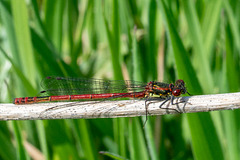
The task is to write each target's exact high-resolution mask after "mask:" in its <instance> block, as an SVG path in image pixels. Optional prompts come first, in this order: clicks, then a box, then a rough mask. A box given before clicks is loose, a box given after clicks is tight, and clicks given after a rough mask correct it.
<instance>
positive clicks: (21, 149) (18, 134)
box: [12, 121, 27, 160]
mask: <svg viewBox="0 0 240 160" xmlns="http://www.w3.org/2000/svg"><path fill="white" fill-rule="evenodd" d="M12 124H13V129H14V135H15V139H16V141H17V156H18V159H21V160H24V159H27V155H26V151H25V148H24V146H23V139H22V134H21V131H20V129H19V124H18V121H13V122H12Z"/></svg>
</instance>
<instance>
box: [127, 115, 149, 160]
mask: <svg viewBox="0 0 240 160" xmlns="http://www.w3.org/2000/svg"><path fill="white" fill-rule="evenodd" d="M142 131H143V130H142V128H141V125H140V123H139V119H138V118H133V119H132V122H131V123H130V125H129V150H130V157H131V158H130V159H132V160H138V159H144V160H147V159H149V157H148V152H147V147H146V144H145V141H144V136H143V132H142Z"/></svg>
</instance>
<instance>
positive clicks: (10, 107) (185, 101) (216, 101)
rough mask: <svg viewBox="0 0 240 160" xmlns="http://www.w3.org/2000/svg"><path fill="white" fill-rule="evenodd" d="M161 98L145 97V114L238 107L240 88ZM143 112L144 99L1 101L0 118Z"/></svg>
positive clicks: (134, 114)
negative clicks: (231, 91) (216, 92)
mask: <svg viewBox="0 0 240 160" xmlns="http://www.w3.org/2000/svg"><path fill="white" fill-rule="evenodd" d="M162 102H163V101H156V100H154V101H147V108H148V115H151V116H153V115H165V114H179V113H193V112H209V111H216V110H230V109H231V110H233V109H239V108H240V92H238V93H228V94H215V95H201V96H190V97H179V98H175V99H174V102H173V103H174V105H171V104H170V103H169V102H167V103H165V104H164V105H163V106H162V108H159V106H160V105H161V103H162ZM163 108H164V109H163ZM166 108H167V109H166ZM145 114H146V108H145V100H122V101H102V102H96V101H85V102H58V103H38V104H27V105H15V104H0V120H39V119H76V118H84V119H91V118H117V117H137V116H145Z"/></svg>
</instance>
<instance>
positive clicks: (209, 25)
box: [202, 0, 222, 60]
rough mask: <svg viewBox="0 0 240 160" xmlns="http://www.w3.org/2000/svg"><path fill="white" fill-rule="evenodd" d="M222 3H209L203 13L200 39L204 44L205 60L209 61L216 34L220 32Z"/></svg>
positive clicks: (216, 1) (215, 1) (216, 0)
mask: <svg viewBox="0 0 240 160" xmlns="http://www.w3.org/2000/svg"><path fill="white" fill-rule="evenodd" d="M221 9H222V1H218V0H214V1H209V2H208V4H207V5H206V11H204V12H203V13H205V14H204V17H203V22H202V35H203V36H202V38H203V43H204V50H205V53H204V55H206V57H207V59H208V60H210V58H211V55H212V51H213V49H214V46H215V43H216V39H217V34H218V32H219V30H220V27H219V24H220V19H221Z"/></svg>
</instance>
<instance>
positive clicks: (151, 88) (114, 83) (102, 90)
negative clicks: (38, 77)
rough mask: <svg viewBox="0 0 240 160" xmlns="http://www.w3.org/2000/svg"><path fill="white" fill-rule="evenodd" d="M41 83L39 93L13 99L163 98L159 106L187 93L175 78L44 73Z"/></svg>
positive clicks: (34, 100) (21, 101)
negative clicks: (140, 79)
mask: <svg viewBox="0 0 240 160" xmlns="http://www.w3.org/2000/svg"><path fill="white" fill-rule="evenodd" d="M41 86H42V88H43V89H44V90H43V91H41V92H40V95H42V96H37V97H22V98H15V99H14V101H13V103H14V104H31V103H40V102H53V101H76V100H80V101H81V100H110V99H117V98H145V99H146V101H149V100H152V99H155V100H156V99H158V100H161V101H163V102H162V104H161V105H160V106H159V107H160V108H161V106H162V105H163V104H164V103H166V102H167V101H169V100H171V104H173V99H174V97H178V96H180V95H182V94H185V93H188V92H187V89H186V87H185V83H184V81H183V80H181V79H179V80H177V81H176V82H175V84H173V83H170V84H169V83H162V82H155V81H150V82H149V83H143V82H138V81H131V80H104V79H85V78H68V77H46V78H45V79H43V80H42V82H41ZM188 94H189V93H188ZM189 95H190V94H189ZM146 101H145V105H146ZM146 115H147V108H146Z"/></svg>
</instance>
